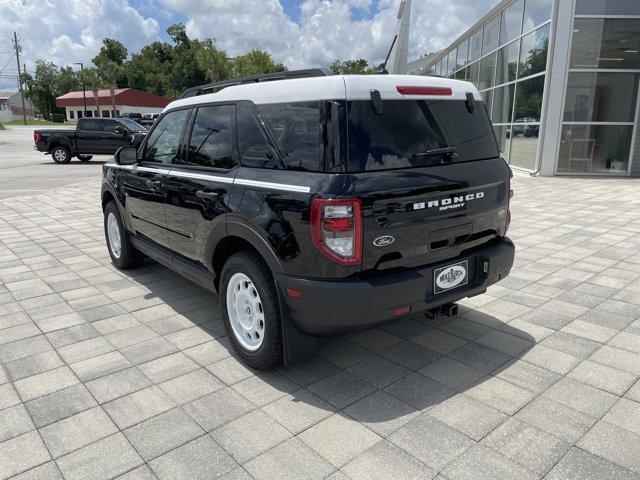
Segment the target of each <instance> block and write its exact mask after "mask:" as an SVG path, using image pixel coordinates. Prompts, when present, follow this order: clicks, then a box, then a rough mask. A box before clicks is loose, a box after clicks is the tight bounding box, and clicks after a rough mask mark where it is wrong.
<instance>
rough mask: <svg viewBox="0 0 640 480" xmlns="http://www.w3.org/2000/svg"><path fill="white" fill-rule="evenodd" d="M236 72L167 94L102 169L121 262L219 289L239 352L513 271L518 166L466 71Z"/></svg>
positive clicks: (482, 286)
mask: <svg viewBox="0 0 640 480" xmlns="http://www.w3.org/2000/svg"><path fill="white" fill-rule="evenodd" d="M281 75H282V74H281ZM236 82H238V81H236ZM240 83H241V84H240V85H236V86H229V87H227V88H224V89H221V90H219V91H217V92H216V93H213V94H205V95H198V94H197V93H196V94H195V95H194V96H190V97H189V98H183V99H182V100H178V101H175V102H173V103H172V104H170V105H169V106H168V107H167V108H166V109H165V111H164V112H163V114H162V115H161V117H160V118H159V119H158V121H157V122H156V123H155V124H154V126H153V128H152V130H151V131H150V132H149V133H148V135H147V136H146V139H145V141H144V142H143V144H142V145H141V146H140V148H139V149H137V150H136V149H135V148H133V147H124V148H122V149H121V150H119V151H118V152H117V153H116V156H115V163H110V164H106V165H105V166H104V167H103V174H104V179H103V184H102V205H103V209H104V226H105V234H106V239H107V244H108V247H109V253H110V255H111V259H112V260H113V263H114V264H115V265H116V266H117V267H118V268H121V269H126V268H130V267H135V266H139V265H140V264H141V263H142V260H143V257H144V256H149V257H151V258H153V259H155V260H157V261H158V262H160V263H162V264H164V265H166V266H167V267H169V268H171V269H173V270H175V271H176V272H178V273H180V274H182V275H184V276H185V277H187V278H189V279H191V280H192V281H194V282H196V283H198V284H200V285H202V286H204V287H206V288H208V289H210V290H211V291H214V292H217V293H218V295H219V304H220V307H221V310H222V315H223V319H224V323H225V326H226V329H227V331H228V333H229V336H230V338H231V341H232V343H233V345H234V347H235V348H236V350H237V351H238V353H239V354H240V355H241V356H242V357H243V359H244V360H245V361H246V362H247V363H248V364H249V365H251V366H253V367H257V368H270V367H273V366H274V365H275V364H277V363H278V362H279V361H280V360H281V358H282V357H283V356H284V361H285V363H290V362H291V361H293V360H294V359H296V358H298V357H299V356H301V355H303V354H304V353H305V352H308V351H310V350H312V349H313V348H314V347H315V346H316V345H317V337H318V336H331V335H336V334H341V333H345V332H349V331H353V330H356V329H363V328H367V327H371V326H373V325H378V324H381V323H384V322H390V321H393V320H396V319H399V318H403V317H406V316H409V315H413V314H416V313H420V312H422V313H427V314H435V313H445V312H448V313H449V314H452V313H454V312H455V306H454V303H453V302H456V301H457V300H459V299H462V298H464V297H469V296H473V295H478V294H481V293H483V292H485V290H486V289H487V287H488V286H489V285H491V284H493V283H495V282H497V281H498V280H500V279H502V278H504V277H505V276H506V275H507V274H508V273H509V270H510V269H511V266H512V263H513V258H514V245H513V243H512V242H511V241H510V240H509V239H508V238H507V237H506V236H505V235H506V233H507V228H508V226H509V222H510V212H509V199H510V197H511V190H510V178H511V171H510V169H509V167H508V166H507V164H506V163H505V162H504V160H503V159H502V158H500V156H499V151H498V147H497V144H496V139H495V136H494V133H493V129H492V126H491V123H490V121H489V118H488V116H487V112H486V109H485V106H484V104H483V103H482V100H481V97H480V95H479V93H478V92H477V90H476V89H475V87H473V85H471V84H470V83H467V82H461V81H457V80H447V79H439V78H430V77H419V76H402V75H369V76H356V75H353V76H351V75H349V76H328V75H327V76H319V77H312V78H295V79H289V80H286V79H285V80H276V81H268V82H267V81H264V82H260V81H256V80H253V79H252V81H251V83H247V84H242V82H240Z"/></svg>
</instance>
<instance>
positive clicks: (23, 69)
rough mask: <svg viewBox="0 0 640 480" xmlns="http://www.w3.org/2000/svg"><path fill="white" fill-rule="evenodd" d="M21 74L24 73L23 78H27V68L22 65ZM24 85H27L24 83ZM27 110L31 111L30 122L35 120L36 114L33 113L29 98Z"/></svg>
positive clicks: (31, 101) (31, 102)
mask: <svg viewBox="0 0 640 480" xmlns="http://www.w3.org/2000/svg"><path fill="white" fill-rule="evenodd" d="M22 73H24V78H27V66H26V65H24V64H23V65H22ZM25 85H27V83H26V82H25ZM27 93H29V87H27ZM29 110H31V120H35V119H36V114H35V112H34V111H33V100H31V98H29Z"/></svg>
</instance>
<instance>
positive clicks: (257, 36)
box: [160, 0, 497, 68]
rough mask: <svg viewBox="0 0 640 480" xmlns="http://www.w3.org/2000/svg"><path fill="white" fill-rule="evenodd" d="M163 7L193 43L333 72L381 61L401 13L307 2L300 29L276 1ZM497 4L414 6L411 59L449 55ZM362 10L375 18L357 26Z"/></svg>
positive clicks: (341, 0) (223, 0)
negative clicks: (339, 62)
mask: <svg viewBox="0 0 640 480" xmlns="http://www.w3.org/2000/svg"><path fill="white" fill-rule="evenodd" d="M160 1H162V3H163V5H164V7H165V8H168V9H170V10H174V11H176V12H179V13H181V14H182V15H184V16H186V17H187V18H189V21H188V22H187V31H188V33H189V34H190V35H193V36H196V37H203V36H213V37H215V38H216V39H217V40H218V44H219V45H220V46H221V47H222V48H225V49H226V50H227V51H228V52H229V54H230V55H237V54H239V53H242V52H244V51H245V50H247V49H248V48H264V49H267V50H269V51H270V52H271V53H272V55H273V56H274V57H275V58H276V59H277V60H278V61H281V62H284V63H285V64H287V65H288V66H289V67H290V68H302V67H310V66H318V65H320V66H323V65H328V64H330V63H331V62H332V61H333V60H335V59H337V58H339V59H346V58H365V59H367V60H369V61H370V63H372V64H376V63H378V62H380V61H382V60H383V59H384V57H385V56H386V54H387V51H388V49H389V47H390V45H391V41H392V39H393V34H394V31H395V27H396V21H397V18H396V13H397V9H398V5H399V0H379V1H378V2H373V1H372V0H331V1H330V0H304V1H302V3H301V6H300V20H299V22H294V21H292V20H291V19H290V18H289V17H287V15H286V14H285V12H284V11H283V9H282V7H281V5H280V3H279V2H278V1H277V0H209V1H207V2H202V1H200V0H160ZM496 1H497V0H414V1H413V7H412V12H411V13H412V18H411V39H410V58H415V57H418V56H419V55H421V54H423V53H426V52H432V51H436V50H439V49H441V48H443V47H445V46H446V45H447V44H448V43H449V42H451V41H452V40H453V39H455V38H456V37H457V36H458V35H459V34H460V33H462V32H463V31H464V29H465V28H467V27H468V26H469V25H471V24H472V23H473V22H474V21H475V20H477V19H478V18H479V17H480V16H481V15H482V14H484V13H485V12H487V11H488V10H489V9H490V7H491V6H492V5H493V4H495V3H496ZM355 9H360V10H364V11H366V12H370V13H372V15H366V17H367V19H364V20H361V19H354V17H353V12H354V10H355ZM361 16H362V15H361ZM361 16H359V17H358V18H360V17H361Z"/></svg>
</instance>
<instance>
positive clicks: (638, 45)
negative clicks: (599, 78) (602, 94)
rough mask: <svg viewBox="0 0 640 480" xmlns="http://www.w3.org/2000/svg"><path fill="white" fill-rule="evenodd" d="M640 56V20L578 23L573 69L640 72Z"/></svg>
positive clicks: (574, 36)
mask: <svg viewBox="0 0 640 480" xmlns="http://www.w3.org/2000/svg"><path fill="white" fill-rule="evenodd" d="M638 3H640V2H638ZM639 52H640V19H624V18H576V19H575V23H574V26H573V45H572V47H571V68H640V53H639Z"/></svg>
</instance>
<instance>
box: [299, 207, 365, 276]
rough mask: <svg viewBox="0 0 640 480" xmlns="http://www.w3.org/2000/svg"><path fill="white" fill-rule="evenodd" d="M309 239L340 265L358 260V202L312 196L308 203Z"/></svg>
mask: <svg viewBox="0 0 640 480" xmlns="http://www.w3.org/2000/svg"><path fill="white" fill-rule="evenodd" d="M310 223H311V240H312V241H313V244H314V245H315V247H316V248H317V249H318V250H319V251H320V252H321V253H322V254H323V255H325V256H326V257H328V258H329V259H331V260H333V261H334V262H336V263H339V264H340V265H357V264H359V263H360V262H361V261H362V205H361V204H360V201H359V200H355V199H324V198H316V199H314V200H313V201H312V202H311V222H310Z"/></svg>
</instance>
